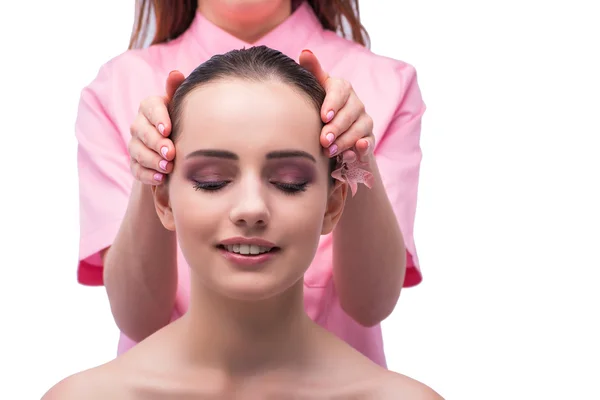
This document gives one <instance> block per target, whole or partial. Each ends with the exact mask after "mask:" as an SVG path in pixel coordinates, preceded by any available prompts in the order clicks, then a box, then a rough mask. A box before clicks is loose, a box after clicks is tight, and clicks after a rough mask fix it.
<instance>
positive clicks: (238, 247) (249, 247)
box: [225, 244, 271, 254]
mask: <svg viewBox="0 0 600 400" xmlns="http://www.w3.org/2000/svg"><path fill="white" fill-rule="evenodd" d="M225 247H226V248H227V251H230V252H232V253H239V254H261V253H266V252H267V251H270V250H271V248H270V247H263V246H258V245H255V244H229V245H227V246H225Z"/></svg>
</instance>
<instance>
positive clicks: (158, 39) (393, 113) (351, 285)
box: [76, 0, 425, 366]
mask: <svg viewBox="0 0 600 400" xmlns="http://www.w3.org/2000/svg"><path fill="white" fill-rule="evenodd" d="M137 4H138V5H140V4H141V5H144V4H145V5H147V4H148V2H147V1H140V2H137ZM153 8H154V12H155V14H156V26H155V36H154V39H153V40H152V42H153V43H154V44H153V45H152V46H150V47H148V48H143V49H135V50H130V51H127V52H126V53H124V54H122V55H121V56H119V57H117V58H115V59H113V60H111V61H110V62H108V63H107V64H106V65H104V66H103V67H102V68H101V69H100V72H99V74H98V77H97V78H96V79H95V80H94V81H93V82H92V83H91V84H90V85H89V86H88V87H87V88H85V89H84V91H83V92H82V95H81V103H80V108H79V115H78V119H77V124H76V135H77V139H78V141H79V156H78V157H79V158H78V165H79V174H80V186H79V188H80V194H81V201H80V207H81V242H80V264H79V280H80V282H82V283H84V284H88V285H98V284H104V285H105V286H106V290H107V293H108V297H109V300H110V304H111V308H112V312H113V315H114V318H115V321H116V323H117V325H118V327H119V329H120V330H121V332H122V336H121V341H120V346H119V353H123V352H124V351H126V350H127V349H129V348H131V347H132V346H133V345H134V344H135V343H136V342H139V341H141V340H142V339H144V338H145V337H147V336H149V335H151V334H152V333H154V332H156V331H157V330H158V329H160V328H162V327H163V326H165V325H166V324H168V323H169V322H171V321H173V320H175V319H177V318H179V317H180V316H181V315H183V314H184V313H185V311H186V310H187V308H188V306H189V300H190V288H191V287H190V277H189V270H188V265H187V263H186V261H185V259H184V257H183V256H182V254H181V252H180V251H178V247H177V241H176V238H175V234H174V233H173V232H172V231H169V230H166V229H164V227H163V226H162V224H161V223H160V221H159V220H158V218H157V217H156V213H155V212H154V205H153V201H152V193H151V187H152V186H153V185H154V184H159V183H161V182H162V181H164V179H165V176H167V175H168V173H170V171H171V170H172V168H173V160H174V159H176V155H177V156H178V154H177V152H176V150H175V148H174V146H173V143H172V142H171V140H170V139H169V138H168V135H169V134H170V132H171V122H170V120H169V118H168V113H167V111H166V102H165V99H162V98H153V97H150V96H151V95H152V94H155V93H160V92H161V91H162V90H163V89H162V87H163V81H164V78H165V77H166V76H167V75H169V72H170V71H172V70H175V69H178V70H180V71H182V72H183V74H180V73H173V74H171V78H170V80H169V90H168V94H172V91H173V88H175V87H176V86H177V84H178V83H179V82H181V79H182V78H183V75H187V74H189V73H190V72H191V71H192V69H193V68H195V67H196V66H197V65H199V64H201V63H202V62H204V61H206V60H207V59H209V58H210V57H211V56H212V55H214V54H222V53H225V52H227V51H229V50H231V49H241V48H244V47H246V48H247V47H250V46H251V45H252V44H256V45H261V44H263V45H268V46H269V47H271V48H275V49H277V50H280V51H282V52H283V53H284V54H286V55H288V56H290V57H291V58H293V59H298V57H299V55H300V54H301V53H302V56H300V62H301V63H302V64H303V65H304V66H306V67H307V68H308V69H309V70H311V71H312V72H313V73H314V74H315V75H316V76H317V79H318V80H319V82H320V83H321V84H322V86H323V87H324V88H325V91H326V93H327V95H326V98H325V101H324V103H323V106H322V108H321V118H322V120H323V122H326V125H325V126H324V127H323V129H322V131H321V138H320V140H321V144H322V146H323V147H324V149H325V153H326V154H327V155H328V156H331V157H334V156H336V155H338V154H340V153H341V152H343V151H345V150H348V149H353V150H354V151H356V152H357V153H358V155H359V157H361V158H362V159H363V160H364V161H366V162H368V163H375V162H376V163H377V165H378V171H379V174H376V175H375V176H374V181H373V189H372V190H369V191H359V192H358V193H357V194H356V196H354V197H352V196H350V198H349V199H348V202H347V204H346V212H345V213H344V215H343V217H342V218H341V220H340V221H339V223H338V224H337V229H335V231H334V232H333V234H331V235H327V236H324V237H323V238H322V240H321V241H320V242H319V247H318V250H317V254H316V257H315V259H314V261H313V263H312V265H311V267H310V268H309V270H308V271H307V273H306V275H305V279H304V280H305V290H304V297H305V307H306V310H307V313H308V315H309V316H310V317H311V318H312V319H313V320H314V321H316V322H317V323H318V324H320V325H321V326H322V327H324V328H326V329H327V330H329V331H331V332H333V333H334V334H336V335H337V336H339V337H340V338H342V339H343V340H345V341H346V342H348V343H349V344H350V345H352V346H353V347H354V348H355V349H357V350H359V351H360V352H362V353H363V354H365V355H366V356H368V357H369V358H371V359H372V360H373V361H375V362H376V363H378V364H380V365H382V366H385V365H386V362H385V356H384V353H383V343H382V336H381V329H380V324H379V323H380V321H382V320H383V319H385V318H386V317H387V316H388V315H389V314H390V313H391V312H392V310H393V309H394V306H395V304H396V302H397V300H398V296H399V294H400V289H401V287H402V285H403V284H404V286H412V285H416V284H417V283H419V282H420V280H421V274H420V272H419V268H418V260H417V255H416V250H415V246H414V241H413V235H412V232H413V222H414V217H415V209H416V198H417V182H418V175H419V165H420V160H421V152H420V148H419V137H420V123H421V116H422V114H423V112H424V109H425V107H424V104H423V101H422V99H421V95H420V92H419V88H418V85H417V81H416V74H415V70H414V68H412V67H411V66H410V65H408V64H406V63H403V62H400V61H395V60H391V59H388V58H384V57H379V56H376V55H374V54H373V53H371V52H370V51H368V50H367V49H366V48H365V47H364V46H363V45H362V44H363V43H364V42H363V35H362V34H363V31H362V29H361V25H360V22H359V19H358V11H357V10H358V8H357V7H356V4H355V2H354V1H350V0H336V1H330V0H327V1H325V0H323V1H320V0H313V1H306V2H296V1H291V0H240V1H235V2H232V1H224V0H199V1H198V2H196V1H190V0H179V1H169V2H166V1H158V0H155V1H153ZM142 9H146V8H144V7H142ZM138 14H139V16H140V20H139V21H138V23H141V22H143V21H144V20H145V19H144V15H145V14H144V12H142V11H140V12H138ZM343 17H345V18H346V19H347V20H348V21H349V24H348V25H349V26H350V27H351V28H352V35H351V37H352V38H353V39H354V41H355V42H351V41H349V40H346V39H343V38H341V37H340V36H338V35H337V34H336V33H335V30H338V29H339V28H341V27H342V26H343V20H344V19H343ZM138 28H139V25H138ZM134 32H135V33H134V37H133V41H132V43H134V44H135V43H138V42H139V41H138V40H137V39H140V40H141V41H142V42H143V41H144V40H143V39H144V36H143V32H144V29H135V30H134ZM140 32H141V33H140ZM304 49H311V50H312V52H313V53H314V54H316V55H318V57H319V61H320V63H319V61H317V59H316V57H315V55H314V54H313V53H311V52H302V50H304ZM320 65H323V67H324V70H326V71H329V72H330V73H331V75H332V76H337V77H340V78H331V77H330V76H329V75H328V73H325V72H324V70H323V69H322V68H321V66H320ZM342 78H343V79H342ZM348 82H352V85H349V84H348ZM359 97H360V99H359ZM144 99H146V100H144ZM361 100H362V101H361ZM140 102H141V103H142V106H141V107H140V108H139V110H140V113H139V115H138V117H137V119H136V120H135V121H133V116H134V115H135V114H136V112H137V111H138V105H139V104H140ZM365 107H366V110H368V111H369V114H367V113H366V112H365ZM371 117H372V119H371ZM277 121H279V119H277ZM132 123H133V124H132ZM130 128H131V130H130ZM160 132H162V135H161V133H160ZM280 134H281V135H282V136H284V137H287V136H289V134H288V133H287V132H285V131H284V130H282V131H281V132H280ZM375 160H376V161H375ZM130 169H132V170H133V172H134V175H135V177H137V178H138V179H137V180H135V181H134V178H133V177H132V174H131V171H130Z"/></svg>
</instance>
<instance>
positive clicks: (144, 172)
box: [130, 159, 165, 185]
mask: <svg viewBox="0 0 600 400" xmlns="http://www.w3.org/2000/svg"><path fill="white" fill-rule="evenodd" d="M130 167H131V173H132V174H133V176H134V177H135V179H137V180H138V181H140V182H142V183H143V184H145V185H160V184H162V183H163V181H164V180H165V176H164V174H161V173H159V172H156V171H153V170H151V169H148V168H144V167H142V166H141V165H140V164H138V163H137V162H136V161H135V160H133V159H132V160H131V164H130Z"/></svg>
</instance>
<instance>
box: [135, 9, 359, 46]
mask: <svg viewBox="0 0 600 400" xmlns="http://www.w3.org/2000/svg"><path fill="white" fill-rule="evenodd" d="M306 1H307V3H308V4H309V5H310V6H311V8H312V9H313V11H314V12H315V15H316V16H317V18H318V19H319V22H321V26H322V27H323V29H327V30H330V31H333V32H341V33H342V35H343V36H344V37H348V36H351V37H352V40H353V41H354V42H356V43H359V44H361V45H363V46H367V43H368V42H369V34H368V33H367V31H366V29H365V27H364V26H363V25H362V24H361V22H360V12H359V9H358V0H306ZM301 2H302V1H301V0H292V6H294V7H297V6H298V5H299V4H300V3H301ZM197 8H198V0H136V1H135V22H134V25H133V30H132V32H131V38H130V39H129V48H130V49H134V48H140V47H143V46H144V44H145V43H146V41H147V40H148V27H149V26H150V17H151V16H152V14H154V24H155V30H154V36H153V37H152V41H151V42H150V44H159V43H165V42H168V41H170V40H173V39H176V38H178V37H179V36H180V35H181V34H182V33H183V32H185V31H186V30H187V29H188V28H189V27H190V25H191V24H192V21H193V20H194V18H195V16H196V10H197ZM153 12H154V13H153ZM347 27H350V32H348V30H347Z"/></svg>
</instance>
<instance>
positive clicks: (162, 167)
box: [158, 160, 168, 171]
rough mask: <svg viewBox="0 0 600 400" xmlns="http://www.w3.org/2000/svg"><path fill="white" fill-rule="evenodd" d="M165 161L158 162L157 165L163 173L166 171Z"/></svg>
mask: <svg viewBox="0 0 600 400" xmlns="http://www.w3.org/2000/svg"><path fill="white" fill-rule="evenodd" d="M167 163H168V161H167V160H160V162H159V163H158V165H159V166H160V169H162V170H163V171H166V170H167Z"/></svg>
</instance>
